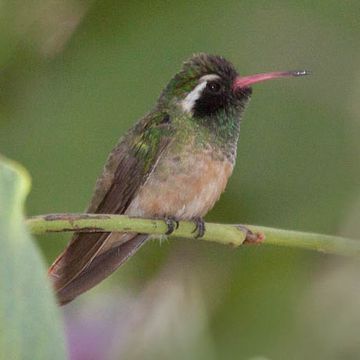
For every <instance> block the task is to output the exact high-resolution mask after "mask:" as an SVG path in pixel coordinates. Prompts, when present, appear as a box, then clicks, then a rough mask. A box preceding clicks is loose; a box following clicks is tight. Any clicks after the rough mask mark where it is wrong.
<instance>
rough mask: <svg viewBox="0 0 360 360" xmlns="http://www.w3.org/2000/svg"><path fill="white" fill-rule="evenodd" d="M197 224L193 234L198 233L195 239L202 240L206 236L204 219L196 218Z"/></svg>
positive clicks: (195, 222) (194, 220)
mask: <svg viewBox="0 0 360 360" xmlns="http://www.w3.org/2000/svg"><path fill="white" fill-rule="evenodd" d="M193 222H194V224H195V229H194V231H192V233H195V232H196V235H195V239H198V238H201V237H203V236H204V235H205V222H204V219H203V218H201V217H196V218H194V219H193Z"/></svg>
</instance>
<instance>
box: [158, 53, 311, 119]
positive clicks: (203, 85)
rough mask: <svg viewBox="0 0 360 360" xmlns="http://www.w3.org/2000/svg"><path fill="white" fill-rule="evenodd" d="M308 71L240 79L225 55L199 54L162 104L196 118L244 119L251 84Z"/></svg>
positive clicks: (170, 87) (169, 88) (166, 92)
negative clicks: (175, 107)
mask: <svg viewBox="0 0 360 360" xmlns="http://www.w3.org/2000/svg"><path fill="white" fill-rule="evenodd" d="M305 74H306V72H305V71H302V72H301V71H292V72H272V73H266V74H256V75H251V76H244V77H243V76H240V75H239V74H238V72H237V71H236V69H235V67H234V66H233V65H232V64H231V63H230V62H229V61H227V60H226V59H224V58H223V57H221V56H215V55H208V54H204V53H201V54H197V55H194V56H193V57H191V58H190V59H189V60H188V61H186V62H185V63H184V65H183V67H182V69H181V71H180V72H179V73H177V74H176V75H175V76H174V77H173V79H172V80H171V81H170V83H169V84H168V86H167V87H166V88H165V90H164V91H163V93H162V95H161V97H160V102H162V103H164V102H165V103H166V102H170V103H172V104H176V106H177V107H178V108H180V111H182V112H184V113H188V114H190V115H191V116H193V117H194V118H201V119H203V118H206V119H208V118H212V119H213V118H214V117H215V118H217V117H219V116H220V117H221V118H224V116H222V115H225V117H226V115H231V117H232V118H233V117H234V116H235V117H238V118H239V117H240V116H241V113H242V112H243V110H244V108H245V106H246V104H247V103H248V101H249V100H250V97H251V93H252V89H251V87H250V85H252V84H254V83H256V82H260V81H264V80H269V79H274V78H278V77H285V76H299V75H305Z"/></svg>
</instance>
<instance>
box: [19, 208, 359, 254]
mask: <svg viewBox="0 0 360 360" xmlns="http://www.w3.org/2000/svg"><path fill="white" fill-rule="evenodd" d="M26 222H27V226H28V228H29V230H30V232H31V233H33V234H45V233H50V232H65V231H76V232H111V231H127V232H136V233H144V234H151V235H154V236H156V235H158V236H161V235H165V233H166V231H167V230H168V227H167V225H166V224H165V222H164V221H163V220H154V219H140V218H131V217H128V216H125V215H111V214H109V215H107V214H50V215H40V216H35V217H31V218H29V219H27V221H26ZM205 226H206V232H205V235H204V236H203V237H202V238H201V240H203V241H212V242H217V243H220V244H225V245H232V246H239V245H241V244H243V243H244V241H245V240H249V234H248V233H247V232H246V230H244V225H228V224H215V223H206V225H205ZM245 226H246V227H247V228H248V229H250V230H251V231H252V232H253V233H255V234H264V235H265V240H264V243H265V244H271V245H276V246H287V247H295V248H302V249H308V250H315V251H320V252H323V253H328V254H337V255H346V256H358V255H360V241H358V240H354V239H347V238H344V237H339V236H329V235H321V234H314V233H307V232H300V231H290V230H281V229H274V228H269V227H264V226H254V225H245ZM195 236H196V232H194V223H193V222H191V221H181V222H180V223H179V227H178V228H177V229H175V230H174V232H173V233H172V234H171V235H169V237H171V238H174V237H177V238H187V239H194V238H195Z"/></svg>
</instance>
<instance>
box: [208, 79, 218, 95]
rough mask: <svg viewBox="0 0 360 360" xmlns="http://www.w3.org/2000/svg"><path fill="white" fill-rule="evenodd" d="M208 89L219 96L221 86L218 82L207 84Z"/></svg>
mask: <svg viewBox="0 0 360 360" xmlns="http://www.w3.org/2000/svg"><path fill="white" fill-rule="evenodd" d="M207 88H208V90H209V91H210V92H211V93H213V94H217V93H219V92H220V90H221V85H220V84H219V83H218V82H215V81H212V82H209V83H208V84H207Z"/></svg>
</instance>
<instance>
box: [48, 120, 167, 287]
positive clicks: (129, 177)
mask: <svg viewBox="0 0 360 360" xmlns="http://www.w3.org/2000/svg"><path fill="white" fill-rule="evenodd" d="M162 116H164V115H163V114H161V115H160V116H157V117H154V116H152V115H151V114H150V115H148V116H147V117H145V118H144V119H143V120H141V121H140V122H139V123H138V124H137V125H136V126H135V127H134V128H133V129H132V130H130V131H129V132H128V134H127V135H126V136H125V137H124V138H123V139H122V140H121V141H120V142H119V143H118V145H117V146H116V147H115V149H114V150H113V152H112V153H111V154H110V156H109V158H108V160H107V162H106V165H105V167H104V171H103V173H102V175H101V176H100V178H99V179H98V181H97V183H96V187H95V192H94V196H93V198H92V200H91V203H90V206H89V208H88V210H87V211H88V212H89V213H114V214H123V213H124V212H125V211H126V209H127V207H128V206H129V204H130V203H131V201H132V199H133V198H134V196H135V195H136V193H137V191H138V189H139V188H140V186H141V185H142V184H143V183H144V181H145V180H146V179H147V177H148V176H149V174H150V173H151V172H152V171H153V168H154V166H155V164H156V161H157V159H158V158H159V157H161V156H162V154H163V153H164V151H165V149H166V148H167V146H168V144H169V143H170V140H171V134H172V132H173V129H172V127H171V124H169V123H168V122H167V123H166V124H161V119H162ZM109 235H110V234H109V233H78V234H74V237H73V238H72V239H71V241H70V243H69V245H68V247H67V248H66V249H65V251H64V252H63V253H62V254H61V255H60V256H59V257H58V258H57V259H56V261H55V262H54V264H53V265H52V266H51V267H50V269H49V275H50V277H51V278H52V280H53V283H54V286H55V289H56V290H57V291H60V290H61V289H63V288H64V287H65V286H66V285H68V284H69V282H71V281H72V280H73V279H74V278H76V277H77V276H78V275H79V274H80V273H81V272H82V271H83V270H84V269H85V268H86V267H87V266H89V264H90V263H91V262H92V260H93V259H94V258H95V257H96V256H98V255H99V254H100V253H101V250H102V249H103V248H106V249H109V248H110V247H111V246H109V244H107V242H108V240H107V239H111V238H112V239H116V241H119V240H120V241H121V239H122V235H123V237H124V238H125V239H126V238H127V237H128V235H129V234H116V235H117V236H109ZM126 240H128V239H126ZM112 241H113V240H112Z"/></svg>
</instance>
